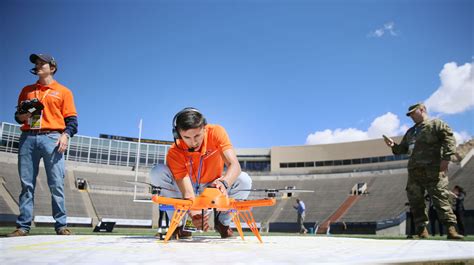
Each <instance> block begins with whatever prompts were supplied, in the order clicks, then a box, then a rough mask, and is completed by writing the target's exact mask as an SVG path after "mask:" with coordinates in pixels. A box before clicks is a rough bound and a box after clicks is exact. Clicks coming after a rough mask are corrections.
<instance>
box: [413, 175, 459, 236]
mask: <svg viewBox="0 0 474 265" xmlns="http://www.w3.org/2000/svg"><path fill="white" fill-rule="evenodd" d="M406 191H407V197H408V201H409V202H410V209H411V211H412V213H413V218H414V220H415V227H416V228H417V231H416V232H417V233H419V232H420V231H421V230H422V229H423V228H424V227H426V225H427V224H428V215H427V210H426V205H425V192H427V193H428V195H429V196H431V198H432V200H433V205H434V207H435V209H436V211H437V213H438V217H439V220H440V222H441V223H443V224H444V225H446V226H450V225H455V224H456V215H454V212H453V210H452V208H451V204H450V192H449V190H448V176H446V174H445V173H444V172H439V168H429V167H428V168H411V169H408V182H407V187H406Z"/></svg>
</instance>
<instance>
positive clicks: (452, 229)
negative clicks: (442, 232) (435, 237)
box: [448, 225, 464, 240]
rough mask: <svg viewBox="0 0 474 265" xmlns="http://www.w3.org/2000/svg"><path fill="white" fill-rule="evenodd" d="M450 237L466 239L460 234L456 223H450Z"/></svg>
mask: <svg viewBox="0 0 474 265" xmlns="http://www.w3.org/2000/svg"><path fill="white" fill-rule="evenodd" d="M448 239H456V240H461V239H464V236H462V235H460V234H458V232H457V231H456V227H454V225H450V226H449V227H448Z"/></svg>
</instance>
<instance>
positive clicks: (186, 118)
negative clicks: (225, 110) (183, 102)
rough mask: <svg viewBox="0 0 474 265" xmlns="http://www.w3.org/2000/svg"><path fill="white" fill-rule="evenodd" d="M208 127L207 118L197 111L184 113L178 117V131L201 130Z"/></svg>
mask: <svg viewBox="0 0 474 265" xmlns="http://www.w3.org/2000/svg"><path fill="white" fill-rule="evenodd" d="M205 125H206V118H204V115H202V114H201V112H199V111H197V110H196V109H189V110H186V111H183V112H182V113H181V114H179V115H178V117H176V129H177V130H178V131H179V130H181V131H187V130H189V129H196V128H201V127H203V126H205Z"/></svg>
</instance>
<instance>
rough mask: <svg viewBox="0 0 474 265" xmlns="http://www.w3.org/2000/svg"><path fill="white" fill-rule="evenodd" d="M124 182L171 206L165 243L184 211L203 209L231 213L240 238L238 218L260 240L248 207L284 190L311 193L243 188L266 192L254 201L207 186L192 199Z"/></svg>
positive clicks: (272, 201) (273, 198)
mask: <svg viewBox="0 0 474 265" xmlns="http://www.w3.org/2000/svg"><path fill="white" fill-rule="evenodd" d="M128 183H130V184H134V185H147V186H149V187H150V190H151V192H152V194H154V195H153V196H152V201H153V202H154V203H156V204H161V205H171V206H173V207H174V214H173V217H172V218H171V220H170V225H169V228H168V231H167V233H166V236H165V239H164V241H165V242H168V240H169V239H170V238H171V236H172V235H173V232H174V231H175V230H176V228H177V227H178V225H179V224H180V222H181V220H182V219H183V218H184V216H185V215H186V213H187V212H188V211H196V210H200V211H207V210H209V209H216V211H230V212H231V213H232V221H233V222H234V224H235V226H236V228H237V231H238V232H239V235H240V237H241V238H242V240H244V233H243V231H242V224H241V220H243V221H245V222H246V223H247V225H248V227H249V228H250V230H251V231H252V232H253V234H254V235H255V236H256V237H257V238H258V240H259V241H260V243H263V241H262V237H261V236H260V233H259V231H258V227H257V224H256V222H255V219H254V217H253V214H252V208H254V207H265V206H273V205H275V203H276V197H277V196H278V195H283V194H285V193H286V194H288V197H291V195H292V194H293V193H297V192H313V191H312V190H297V189H295V188H294V187H293V188H284V189H249V190H245V191H260V192H265V193H267V198H263V199H257V200H236V199H233V198H229V197H228V196H227V195H226V194H223V193H222V192H221V191H219V189H217V188H213V187H207V188H205V189H204V191H203V192H202V193H200V194H199V196H196V197H195V198H194V199H193V200H189V199H179V198H169V197H163V196H160V194H161V190H162V189H165V188H162V187H158V186H155V185H153V184H150V183H147V182H137V181H135V182H128Z"/></svg>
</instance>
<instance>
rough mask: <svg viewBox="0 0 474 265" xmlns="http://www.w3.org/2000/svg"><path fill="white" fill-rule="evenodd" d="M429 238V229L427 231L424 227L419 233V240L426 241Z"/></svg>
mask: <svg viewBox="0 0 474 265" xmlns="http://www.w3.org/2000/svg"><path fill="white" fill-rule="evenodd" d="M428 237H430V234H429V233H428V229H426V227H423V229H422V230H421V231H420V232H419V233H418V238H420V239H426V238H428Z"/></svg>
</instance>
